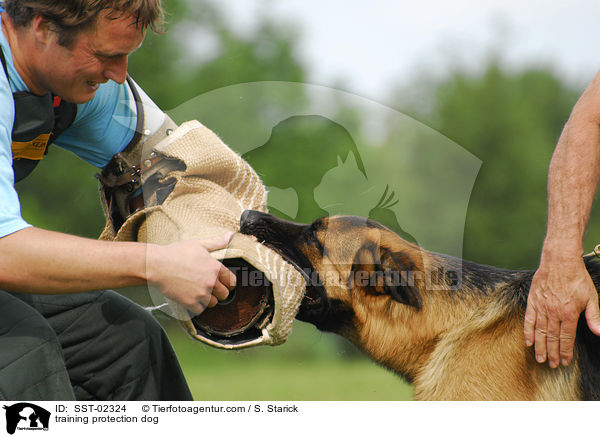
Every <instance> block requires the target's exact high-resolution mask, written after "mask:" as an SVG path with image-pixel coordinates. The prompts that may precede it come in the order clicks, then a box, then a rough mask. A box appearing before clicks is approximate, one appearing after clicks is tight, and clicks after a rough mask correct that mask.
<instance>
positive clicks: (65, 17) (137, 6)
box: [3, 0, 164, 46]
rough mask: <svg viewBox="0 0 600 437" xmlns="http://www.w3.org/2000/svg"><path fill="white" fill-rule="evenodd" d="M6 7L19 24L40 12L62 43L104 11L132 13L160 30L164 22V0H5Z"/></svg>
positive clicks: (139, 23)
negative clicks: (162, 4)
mask: <svg viewBox="0 0 600 437" xmlns="http://www.w3.org/2000/svg"><path fill="white" fill-rule="evenodd" d="M3 6H4V9H5V10H6V12H7V14H8V15H9V16H10V18H11V19H12V21H13V22H14V23H15V24H16V25H17V26H27V25H29V23H30V22H31V20H32V19H33V17H34V16H35V15H37V14H39V15H41V16H42V17H43V18H44V19H46V20H47V21H48V22H49V23H50V24H51V25H52V26H53V27H54V28H55V30H56V32H57V33H58V43H59V44H61V45H63V46H69V45H71V44H72V43H73V42H74V40H75V37H76V36H77V35H78V34H79V32H81V31H82V30H86V29H88V28H90V27H92V26H94V25H95V24H96V20H97V18H98V15H99V14H100V12H101V11H104V10H108V11H114V12H116V13H119V14H131V15H132V16H133V17H135V20H136V22H135V24H136V26H138V27H140V29H145V28H146V27H148V26H150V28H151V29H152V30H153V31H155V32H157V33H160V32H162V28H161V27H162V24H163V22H164V13H163V10H162V6H161V0H4V2H3ZM115 18H116V17H115Z"/></svg>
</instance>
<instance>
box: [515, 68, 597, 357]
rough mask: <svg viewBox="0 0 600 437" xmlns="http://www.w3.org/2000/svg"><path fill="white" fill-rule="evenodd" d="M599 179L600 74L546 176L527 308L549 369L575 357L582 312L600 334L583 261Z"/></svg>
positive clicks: (530, 336)
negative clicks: (542, 225) (542, 234)
mask: <svg viewBox="0 0 600 437" xmlns="http://www.w3.org/2000/svg"><path fill="white" fill-rule="evenodd" d="M599 181H600V74H598V75H596V77H595V78H594V80H593V81H592V83H591V84H590V85H589V86H588V88H587V89H586V91H585V92H584V93H583V95H582V96H581V98H580V99H579V101H578V102H577V104H576V105H575V107H574V108H573V112H572V113H571V116H570V118H569V120H568V122H567V124H566V125H565V128H564V129H563V132H562V134H561V136H560V139H559V141H558V145H557V146H556V150H555V151H554V155H553V156H552V162H551V164H550V170H549V175H548V224H547V230H546V238H545V240H544V246H543V249H542V256H541V260H540V265H539V267H538V270H537V271H536V273H535V275H534V277H533V281H532V283H531V289H530V292H529V298H528V301H527V310H526V312H525V326H524V334H525V342H526V344H527V345H533V344H535V355H536V360H537V361H538V362H544V361H545V360H546V358H547V359H548V361H549V364H550V366H551V367H557V366H558V365H559V364H561V363H562V364H563V365H568V364H569V363H570V362H571V360H572V358H573V347H574V343H575V332H576V328H577V321H578V319H579V315H580V314H581V312H582V311H584V310H585V315H586V319H587V323H588V326H589V327H590V329H591V330H592V332H594V333H595V334H596V335H600V311H599V310H598V294H597V292H596V289H595V287H594V284H593V283H592V280H591V278H590V276H589V274H588V272H587V270H586V268H585V265H584V263H583V259H582V255H583V243H582V240H583V235H584V232H585V229H586V226H587V221H588V219H589V215H590V211H591V208H592V202H593V199H594V195H595V192H596V188H597V185H598V182H599Z"/></svg>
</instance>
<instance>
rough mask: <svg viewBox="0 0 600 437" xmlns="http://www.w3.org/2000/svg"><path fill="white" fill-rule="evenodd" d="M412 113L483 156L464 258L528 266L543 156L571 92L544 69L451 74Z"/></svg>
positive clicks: (541, 204) (542, 185)
mask: <svg viewBox="0 0 600 437" xmlns="http://www.w3.org/2000/svg"><path fill="white" fill-rule="evenodd" d="M431 92H432V93H433V95H434V98H433V99H432V100H433V102H434V103H433V105H432V106H431V107H430V109H429V110H428V111H426V112H419V110H416V111H415V113H416V114H419V115H417V116H418V117H420V118H421V119H422V120H425V121H426V122H427V123H428V124H429V125H430V126H432V127H433V128H435V129H437V130H438V131H440V132H441V133H442V134H444V135H446V136H448V137H449V138H450V139H452V140H453V141H455V142H456V143H458V144H459V145H460V146H462V147H464V148H465V149H467V150H468V151H470V152H471V153H473V154H474V155H476V156H477V157H478V158H480V159H481V160H482V161H483V165H482V167H481V170H480V172H479V175H478V178H477V181H476V183H475V186H474V188H473V193H472V196H471V201H470V204H469V209H468V213H467V221H466V228H465V237H464V256H465V258H468V259H472V260H475V261H478V262H483V263H487V264H494V265H499V266H504V267H507V268H535V267H536V266H537V262H538V260H539V252H540V249H541V244H542V241H543V237H544V233H545V225H546V219H545V218H546V179H547V169H548V165H549V162H550V157H551V154H552V151H553V150H554V147H555V145H556V142H557V140H558V137H559V135H560V132H561V130H562V127H563V125H564V123H565V122H566V120H567V119H568V116H569V113H570V110H571V108H572V106H573V104H574V103H575V101H576V99H577V96H578V95H579V91H578V90H574V89H572V88H570V87H568V86H566V85H565V84H564V83H563V82H562V81H561V80H560V79H559V78H557V77H556V76H555V75H553V74H552V73H551V72H550V71H546V70H541V69H527V70H525V71H520V72H509V71H506V70H503V69H502V68H501V66H500V62H499V61H492V62H491V63H490V65H489V66H488V67H487V69H486V70H485V71H484V72H483V74H481V75H469V74H466V73H463V72H457V73H455V74H454V75H453V76H452V77H450V78H448V79H447V80H444V81H443V82H442V83H440V84H438V86H437V87H435V88H434V89H432V90H431Z"/></svg>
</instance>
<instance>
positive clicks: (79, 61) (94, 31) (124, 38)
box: [38, 12, 145, 103]
mask: <svg viewBox="0 0 600 437" xmlns="http://www.w3.org/2000/svg"><path fill="white" fill-rule="evenodd" d="M144 36H145V29H144V30H142V29H141V28H139V27H137V26H136V25H135V18H133V17H132V16H131V15H123V16H119V15H117V14H116V13H115V12H113V13H112V15H111V14H110V13H107V12H105V13H101V14H100V16H99V17H98V21H97V23H96V25H95V26H93V27H92V28H91V29H89V30H85V31H82V32H81V33H80V34H78V35H77V36H76V38H75V41H74V43H73V44H72V45H71V46H70V47H63V46H61V45H59V44H58V38H55V39H53V41H52V42H51V43H50V44H49V45H48V47H47V48H46V50H44V52H43V55H42V58H43V60H42V59H40V61H41V62H40V63H39V64H38V81H39V83H40V85H42V87H43V88H45V89H48V90H50V91H52V92H53V93H54V94H56V95H58V96H60V97H62V98H63V99H65V100H67V101H69V102H72V103H85V102H87V101H89V100H91V99H92V98H93V97H94V95H95V93H96V90H97V89H98V86H99V85H100V84H101V83H104V82H107V81H108V80H109V79H111V80H114V81H115V82H117V83H123V82H124V81H125V78H126V74H127V57H128V56H129V54H130V53H132V52H133V51H134V50H136V49H137V48H139V47H140V45H141V44H142V41H143V40H144Z"/></svg>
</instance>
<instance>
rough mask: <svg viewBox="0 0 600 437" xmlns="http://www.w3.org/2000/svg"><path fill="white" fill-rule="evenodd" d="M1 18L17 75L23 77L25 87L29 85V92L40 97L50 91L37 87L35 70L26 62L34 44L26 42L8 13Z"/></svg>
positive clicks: (3, 13)
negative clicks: (30, 48)
mask: <svg viewBox="0 0 600 437" xmlns="http://www.w3.org/2000/svg"><path fill="white" fill-rule="evenodd" d="M0 17H1V19H2V33H3V34H4V37H5V38H6V40H7V41H8V45H9V46H10V50H11V52H12V56H13V57H12V59H13V63H14V65H15V69H16V70H17V73H19V76H20V77H21V79H23V82H25V85H27V87H28V88H29V91H31V92H32V93H34V94H40V95H42V94H45V93H47V92H48V90H46V89H44V88H43V87H41V86H39V85H36V83H35V81H34V80H33V77H34V74H33V70H32V69H31V67H30V66H29V64H28V63H27V62H26V56H25V54H26V53H29V52H30V51H31V50H28V49H27V47H28V46H30V45H32V44H33V42H31V41H25V38H27V36H26V35H24V32H20V31H19V30H18V29H16V27H15V25H14V23H13V22H12V20H11V19H10V17H9V16H8V14H7V13H6V11H4V12H2V13H1V14H0ZM31 58H33V57H31Z"/></svg>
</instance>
